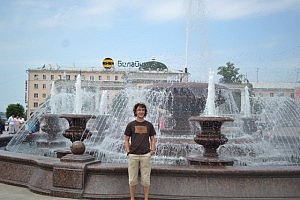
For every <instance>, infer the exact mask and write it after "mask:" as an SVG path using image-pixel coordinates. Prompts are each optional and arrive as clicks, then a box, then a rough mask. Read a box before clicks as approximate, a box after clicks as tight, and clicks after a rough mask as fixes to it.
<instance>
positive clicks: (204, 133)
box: [188, 71, 233, 166]
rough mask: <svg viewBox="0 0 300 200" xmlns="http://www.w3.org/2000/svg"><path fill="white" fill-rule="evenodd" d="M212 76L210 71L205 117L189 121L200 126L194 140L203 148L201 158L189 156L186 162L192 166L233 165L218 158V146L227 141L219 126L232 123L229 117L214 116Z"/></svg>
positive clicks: (226, 160)
mask: <svg viewBox="0 0 300 200" xmlns="http://www.w3.org/2000/svg"><path fill="white" fill-rule="evenodd" d="M213 79H214V74H213V72H212V71H210V74H209V81H208V95H207V101H206V113H207V114H206V115H205V116H192V117H190V118H189V120H190V121H195V122H198V123H199V124H200V127H201V131H200V132H198V133H197V134H196V137H195V138H194V140H195V142H196V143H197V144H200V145H202V146H203V147H204V153H203V156H201V155H189V156H188V160H189V162H190V164H192V165H197V164H198V165H224V166H225V165H233V160H229V159H226V158H219V155H218V153H217V149H218V148H219V146H220V145H223V144H225V143H226V142H227V141H228V139H227V138H226V136H225V135H224V134H221V126H222V124H223V123H224V122H230V121H233V119H232V118H229V117H218V116H216V110H215V84H214V80H213Z"/></svg>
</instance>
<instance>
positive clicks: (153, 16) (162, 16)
mask: <svg viewBox="0 0 300 200" xmlns="http://www.w3.org/2000/svg"><path fill="white" fill-rule="evenodd" d="M184 3H185V1H178V0H165V1H151V3H150V2H149V3H147V5H146V6H144V8H143V13H142V16H143V18H144V19H146V20H147V21H154V22H167V21H174V20H178V19H181V18H183V17H184V16H185V11H186V9H185V7H186V6H185V4H184Z"/></svg>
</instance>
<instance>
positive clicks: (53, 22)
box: [0, 0, 300, 112]
mask: <svg viewBox="0 0 300 200" xmlns="http://www.w3.org/2000/svg"><path fill="white" fill-rule="evenodd" d="M105 57H111V58H113V59H114V60H115V61H117V60H121V61H122V62H132V61H140V62H147V61H150V60H152V59H155V60H156V61H159V62H162V63H164V64H166V65H167V66H168V68H169V69H173V70H183V69H184V68H185V67H187V69H188V72H189V73H190V74H191V76H190V81H202V82H205V81H208V72H209V70H212V71H215V74H217V69H218V67H219V66H225V65H226V63H227V62H231V63H233V64H234V66H235V67H236V68H239V73H240V74H243V75H245V76H246V77H247V79H248V80H249V81H250V82H257V81H259V82H297V81H300V1H299V0H251V1H245V0H222V1H219V0H151V1H147V0H110V1H107V0H0V91H1V95H0V112H1V111H5V110H6V108H7V106H8V105H9V104H12V103H13V104H14V103H20V104H22V105H23V106H24V108H25V103H24V101H25V99H24V98H25V95H24V93H25V80H26V79H27V73H26V70H27V69H29V68H30V69H32V68H38V67H42V66H43V65H51V66H63V67H74V66H75V67H78V68H85V67H100V68H101V67H102V66H101V63H102V60H103V59H104V58H105ZM116 68H118V66H116ZM298 76H299V77H298ZM219 78H220V77H219V76H218V75H216V76H215V79H216V80H218V79H219Z"/></svg>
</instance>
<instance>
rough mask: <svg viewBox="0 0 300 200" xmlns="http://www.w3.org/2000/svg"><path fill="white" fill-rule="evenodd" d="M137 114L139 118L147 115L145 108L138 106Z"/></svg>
mask: <svg viewBox="0 0 300 200" xmlns="http://www.w3.org/2000/svg"><path fill="white" fill-rule="evenodd" d="M136 116H137V117H139V118H143V117H144V116H145V108H142V107H141V106H138V107H137V109H136Z"/></svg>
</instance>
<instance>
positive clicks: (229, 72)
mask: <svg viewBox="0 0 300 200" xmlns="http://www.w3.org/2000/svg"><path fill="white" fill-rule="evenodd" d="M239 70H240V69H239V68H236V67H234V64H233V63H230V62H227V63H226V66H220V67H218V75H221V76H223V77H222V78H220V79H219V82H220V83H243V82H246V83H249V81H248V79H247V78H246V77H245V76H244V75H242V74H239Z"/></svg>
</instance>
